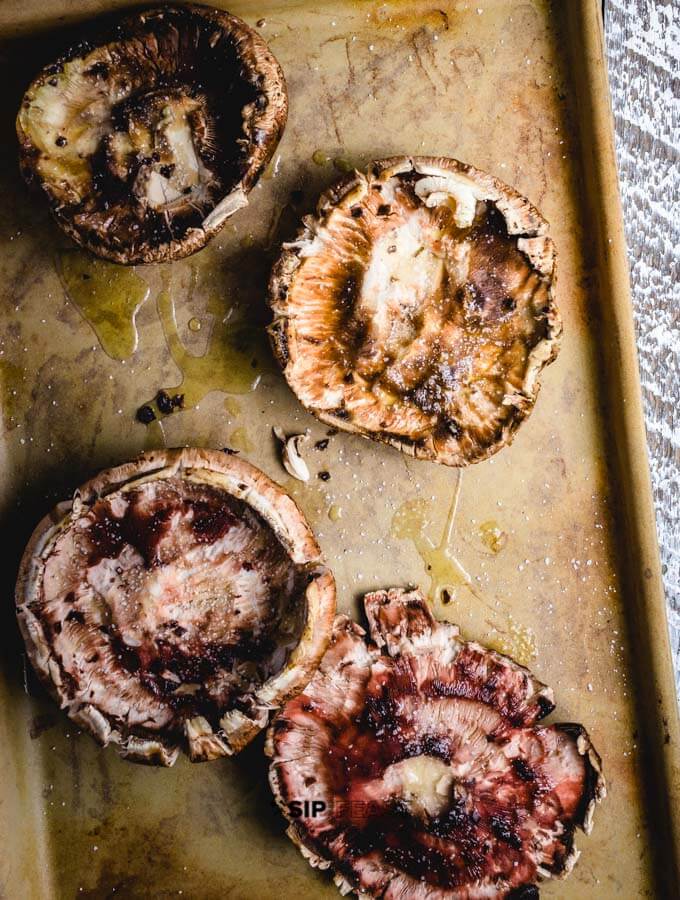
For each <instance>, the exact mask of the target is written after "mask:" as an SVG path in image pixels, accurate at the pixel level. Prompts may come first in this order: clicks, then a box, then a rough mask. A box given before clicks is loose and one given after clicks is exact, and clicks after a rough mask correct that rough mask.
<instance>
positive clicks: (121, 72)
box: [17, 5, 287, 263]
mask: <svg viewBox="0 0 680 900" xmlns="http://www.w3.org/2000/svg"><path fill="white" fill-rule="evenodd" d="M286 115H287V98H286V88H285V82H284V79H283V74H282V72H281V69H280V68H279V66H278V63H277V62H276V60H275V59H274V57H273V56H272V54H271V53H270V51H269V49H268V47H267V45H266V43H265V42H264V41H263V40H262V38H261V37H260V36H259V35H258V34H257V33H256V32H255V31H253V30H252V29H251V28H249V27H248V26H247V25H246V24H245V23H244V22H242V21H241V20H240V19H237V18H236V17H234V16H231V15H229V14H228V13H225V12H222V11H220V10H215V9H211V8H210V7H206V6H191V5H188V6H172V7H170V6H168V7H161V8H159V9H152V10H148V11H145V12H138V13H133V14H132V15H129V16H127V17H126V18H124V19H123V20H122V21H121V22H120V23H119V24H118V26H117V27H116V28H115V29H114V31H113V33H112V34H109V35H108V36H107V38H106V39H105V40H104V41H103V42H102V43H101V44H99V45H98V46H92V45H91V44H85V45H83V44H79V45H77V46H76V47H74V48H73V50H72V51H70V52H69V53H68V54H66V56H65V57H64V58H62V59H60V60H58V61H57V62H55V63H53V64H52V65H49V66H47V67H46V68H45V69H43V71H42V72H41V73H40V75H39V76H38V77H37V78H36V79H35V81H34V82H33V83H32V84H31V86H30V87H29V89H28V91H27V92H26V94H25V96H24V99H23V102H22V105H21V109H20V110H19V114H18V117H17V133H18V136H19V142H20V146H21V167H22V171H23V173H24V175H25V177H26V178H27V179H28V180H29V181H31V180H36V181H37V182H38V184H39V185H40V186H41V187H42V188H43V190H44V191H45V193H46V194H47V196H48V198H49V201H50V205H51V207H52V211H53V213H54V215H55V218H56V219H57V222H58V223H59V224H60V225H61V227H62V228H63V229H64V230H65V231H66V232H67V233H68V234H69V235H70V236H71V237H72V238H73V239H74V240H76V241H77V242H78V243H80V244H82V245H83V246H84V247H86V248H87V249H89V250H91V251H92V252H94V253H97V254H98V255H100V256H104V257H107V258H109V259H112V260H114V261H116V262H123V263H131V262H154V261H158V260H162V259H173V258H176V257H179V256H186V255H188V254H189V253H193V252H195V251H196V250H199V249H200V248H201V247H202V246H203V245H204V244H205V243H206V241H207V240H208V239H209V237H211V236H212V235H213V234H215V233H216V232H217V231H218V230H219V229H220V228H221V227H222V225H223V224H224V222H225V221H226V219H227V218H228V217H229V216H230V215H232V214H233V213H234V212H235V211H236V210H237V209H239V208H240V207H242V206H244V205H245V204H246V203H247V202H248V201H247V195H248V192H249V191H250V189H251V188H252V187H253V185H254V184H255V182H256V180H257V178H258V177H259V175H260V174H261V172H262V171H263V169H264V167H265V166H266V164H267V162H268V161H269V159H270V157H271V156H272V154H273V152H274V150H275V148H276V145H277V143H278V141H279V138H280V136H281V133H282V131H283V128H284V125H285V121H286Z"/></svg>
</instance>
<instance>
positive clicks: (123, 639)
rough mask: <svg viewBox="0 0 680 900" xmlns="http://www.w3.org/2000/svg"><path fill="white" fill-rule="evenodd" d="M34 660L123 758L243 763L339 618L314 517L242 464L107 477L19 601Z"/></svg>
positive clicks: (72, 515) (32, 551)
mask: <svg viewBox="0 0 680 900" xmlns="http://www.w3.org/2000/svg"><path fill="white" fill-rule="evenodd" d="M17 606H18V617H19V623H20V626H21V629H22V632H23V635H24V638H25V640H26V644H27V648H28V652H29V655H30V657H31V660H32V662H33V664H34V666H35V668H36V670H37V672H38V674H39V675H40V676H41V677H42V679H43V680H44V681H45V683H46V684H47V686H48V688H49V689H50V690H51V692H52V693H53V694H55V695H56V696H57V698H58V700H59V701H60V703H61V705H62V707H63V708H65V709H66V711H67V712H68V714H69V715H70V716H71V718H72V719H73V720H74V721H76V722H78V723H79V724H81V725H83V726H84V727H85V728H87V729H88V730H89V731H91V732H92V733H93V734H94V735H95V737H96V738H97V739H98V740H99V741H101V742H102V743H104V744H106V743H108V742H111V743H114V744H118V745H119V749H120V752H121V753H122V754H123V755H124V756H128V757H131V758H133V759H139V760H142V761H146V762H155V763H160V764H164V765H170V764H172V762H174V759H175V758H176V756H177V753H178V751H179V748H180V746H181V744H182V743H183V742H184V743H185V745H186V746H187V748H188V752H189V754H190V756H191V758H192V759H193V760H203V759H212V758H215V757H218V756H224V755H227V754H231V753H233V752H236V751H238V750H239V749H240V748H241V747H242V746H244V744H246V743H247V742H248V741H249V740H250V739H251V738H252V737H253V736H254V735H255V734H256V733H257V732H258V731H259V730H260V729H261V728H262V727H263V726H264V725H265V724H266V722H267V719H268V715H269V711H270V710H271V709H273V708H276V707H277V706H278V705H279V704H280V703H281V702H283V701H284V700H285V699H287V698H289V697H291V696H293V695H294V694H295V693H296V692H297V691H298V690H300V689H301V688H302V687H303V686H304V685H305V684H306V682H307V681H308V679H309V677H310V675H311V673H312V671H313V670H314V668H315V667H316V665H317V663H318V660H319V658H320V656H321V654H322V653H323V651H324V649H325V647H326V644H327V641H328V636H329V633H330V628H331V623H332V619H333V614H334V608H335V588H334V583H333V578H332V576H331V574H330V572H329V571H328V569H326V568H325V567H324V566H323V565H321V563H320V554H319V548H318V546H317V544H316V541H315V540H314V536H313V534H312V532H311V531H310V529H309V527H308V525H307V524H306V522H305V521H304V519H303V517H302V514H301V513H300V511H299V509H298V508H297V506H296V505H295V503H294V502H293V501H292V500H291V498H290V497H289V496H288V495H287V494H286V493H284V491H283V490H282V489H281V488H279V487H278V485H276V484H274V482H272V481H270V480H269V479H268V478H267V477H266V476H265V475H264V474H263V473H262V472H260V471H259V470H258V469H256V468H255V467H254V466H251V465H250V464H249V463H247V462H245V461H244V460H242V459H239V458H236V457H233V456H229V455H227V454H225V453H220V452H217V451H207V450H170V451H159V452H152V453H148V454H145V455H143V456H142V457H140V458H139V459H138V460H137V461H136V462H134V463H130V464H127V465H124V466H120V467H118V468H117V469H112V470H109V471H107V472H104V473H102V474H101V475H99V476H98V477H97V478H95V479H94V480H93V481H91V482H88V484H86V485H84V486H83V487H82V488H81V489H80V490H79V491H77V492H76V494H75V495H74V498H73V501H72V503H70V504H66V505H65V506H64V505H62V507H60V508H58V509H57V510H56V511H55V514H54V515H53V516H52V517H48V518H47V519H45V520H44V521H43V522H42V523H41V524H40V525H39V526H38V528H37V530H36V532H35V533H34V536H33V539H32V541H31V543H30V544H29V547H28V548H27V550H26V554H25V556H24V560H23V563H22V569H21V573H20V577H19V582H18V586H17Z"/></svg>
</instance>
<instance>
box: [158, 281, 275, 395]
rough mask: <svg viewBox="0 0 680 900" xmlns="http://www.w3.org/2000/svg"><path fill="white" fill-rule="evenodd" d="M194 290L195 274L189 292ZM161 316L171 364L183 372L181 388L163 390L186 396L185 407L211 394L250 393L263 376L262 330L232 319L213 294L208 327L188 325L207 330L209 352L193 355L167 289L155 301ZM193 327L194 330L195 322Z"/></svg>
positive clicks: (210, 302)
mask: <svg viewBox="0 0 680 900" xmlns="http://www.w3.org/2000/svg"><path fill="white" fill-rule="evenodd" d="M194 286H195V273H194V274H193V275H192V282H191V286H190V294H191V293H193V288H194ZM156 306H157V308H158V315H159V318H160V321H161V325H162V326H163V333H164V335H165V340H166V343H167V345H168V349H169V350H170V355H171V356H172V359H173V361H174V362H175V364H176V365H177V366H178V368H179V369H180V370H181V372H182V380H181V382H180V383H179V384H177V385H174V386H172V387H167V388H165V390H166V392H167V393H168V394H170V395H175V394H178V393H180V394H183V395H184V404H183V405H184V407H185V408H189V407H192V406H196V405H197V404H198V403H200V402H201V400H202V399H203V398H204V397H206V396H207V395H208V394H210V393H212V392H213V391H221V392H222V393H226V394H247V393H249V392H250V391H254V390H255V389H256V388H257V386H258V384H259V382H260V378H261V377H262V371H263V368H264V362H265V359H266V354H265V351H264V346H263V339H262V336H261V334H260V330H259V329H257V328H255V327H253V326H251V325H249V324H248V323H246V322H244V321H239V320H238V319H237V318H236V319H234V318H232V317H230V316H229V315H228V309H226V313H227V314H225V305H224V303H223V300H222V298H220V297H218V296H216V295H211V296H210V298H209V300H208V307H207V312H208V313H209V314H210V315H211V316H212V322H211V324H210V325H205V324H204V323H201V324H200V328H196V322H200V320H199V319H197V318H196V317H193V318H192V319H191V322H190V323H189V327H190V330H191V331H193V332H197V331H199V330H200V331H203V330H208V331H209V334H208V339H207V346H206V350H205V352H204V353H203V354H201V355H195V354H193V353H190V352H189V351H188V350H187V348H186V347H185V345H184V343H183V341H182V339H181V337H180V334H179V330H178V328H177V320H176V318H175V305H174V302H173V298H172V294H171V291H170V288H169V287H168V286H165V287H164V288H163V290H162V291H161V292H160V294H159V295H158V298H157V300H156ZM192 322H193V323H194V324H193V327H192V324H191V323H192Z"/></svg>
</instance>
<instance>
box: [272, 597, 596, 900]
mask: <svg viewBox="0 0 680 900" xmlns="http://www.w3.org/2000/svg"><path fill="white" fill-rule="evenodd" d="M364 607H365V611H366V616H367V618H368V624H369V629H370V638H369V637H368V636H367V635H366V634H365V632H364V630H363V629H362V628H360V627H359V626H358V625H356V624H355V623H354V622H352V621H350V620H349V619H348V618H346V617H345V616H338V618H337V619H336V622H335V627H334V630H333V636H332V638H331V643H330V646H329V649H328V650H327V652H326V654H325V656H324V658H323V660H322V662H321V665H320V667H319V669H318V671H317V672H316V674H315V675H314V677H313V678H312V680H311V682H310V683H309V685H308V686H307V688H306V689H305V690H304V691H303V692H302V693H301V694H299V695H298V697H296V698H295V699H294V700H291V701H290V702H289V703H287V704H286V705H285V706H284V707H283V709H282V710H281V712H280V713H279V715H278V716H277V717H276V718H275V720H274V722H273V723H272V725H271V727H270V729H269V732H268V737H267V753H268V754H269V755H270V756H271V767H270V782H271V785H272V788H273V791H274V794H275V797H276V799H277V802H278V804H279V806H280V807H281V809H282V810H283V812H284V815H286V816H287V818H288V819H289V820H290V826H289V828H288V835H289V836H290V838H291V839H292V840H293V841H294V843H295V844H297V845H298V846H299V848H300V850H301V851H302V853H303V855H304V856H305V857H306V858H307V859H308V861H309V862H310V864H311V865H312V866H317V867H319V868H321V869H329V868H330V869H331V870H332V871H333V873H334V875H335V881H336V883H337V884H338V886H339V887H340V890H341V892H342V893H343V894H344V893H349V892H351V891H354V892H355V893H356V894H357V895H358V896H361V897H369V896H370V897H381V898H384V900H397V898H406V897H408V898H409V900H419V898H423V900H426V898H427V900H435V898H437V900H444V898H451V900H477V898H483V897H499V898H500V897H520V896H521V897H536V896H538V891H537V889H536V888H535V886H534V885H535V883H536V882H537V881H539V880H541V879H544V878H550V877H553V876H564V875H566V874H568V873H569V871H570V870H571V868H572V867H573V865H574V863H575V862H576V860H577V858H578V855H579V852H578V850H577V849H576V848H575V846H574V841H573V838H574V830H575V829H576V828H577V827H579V828H581V829H582V830H583V831H585V832H589V831H590V829H591V825H592V815H593V809H594V806H595V804H596V803H597V802H598V801H600V800H601V799H602V798H603V797H604V796H605V782H604V779H603V776H602V772H601V765H600V758H599V756H598V755H597V753H596V752H595V750H594V749H593V746H592V744H591V742H590V739H589V737H588V734H587V733H586V731H585V730H584V728H583V727H582V726H581V725H573V724H558V725H541V724H539V723H540V720H541V719H542V718H543V717H544V716H546V715H547V714H548V713H549V712H551V710H552V709H553V707H554V703H553V695H552V691H551V690H550V688H548V687H546V685H544V684H542V683H541V682H540V681H538V680H537V679H536V678H535V677H534V676H533V675H532V674H531V672H529V671H528V670H527V669H525V668H523V667H522V666H520V665H518V664H517V663H515V662H514V661H513V660H512V659H509V658H508V657H506V656H502V655H501V654H499V653H496V652H494V651H491V650H488V649H486V648H484V647H482V646H481V645H479V644H477V643H472V642H465V641H463V640H461V638H460V636H459V632H458V628H457V627H456V626H455V625H450V624H448V623H444V622H439V621H436V620H435V619H434V618H433V616H432V613H431V612H430V610H429V607H428V605H427V602H426V601H425V599H424V597H423V595H422V594H421V593H420V592H419V591H411V592H405V591H403V590H398V589H393V590H387V591H376V592H374V593H370V594H367V595H366V597H365V598H364ZM305 800H313V801H316V806H315V807H314V808H312V806H311V803H310V804H308V806H307V807H306V808H305V806H304V801H305ZM312 809H313V810H314V814H312Z"/></svg>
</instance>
